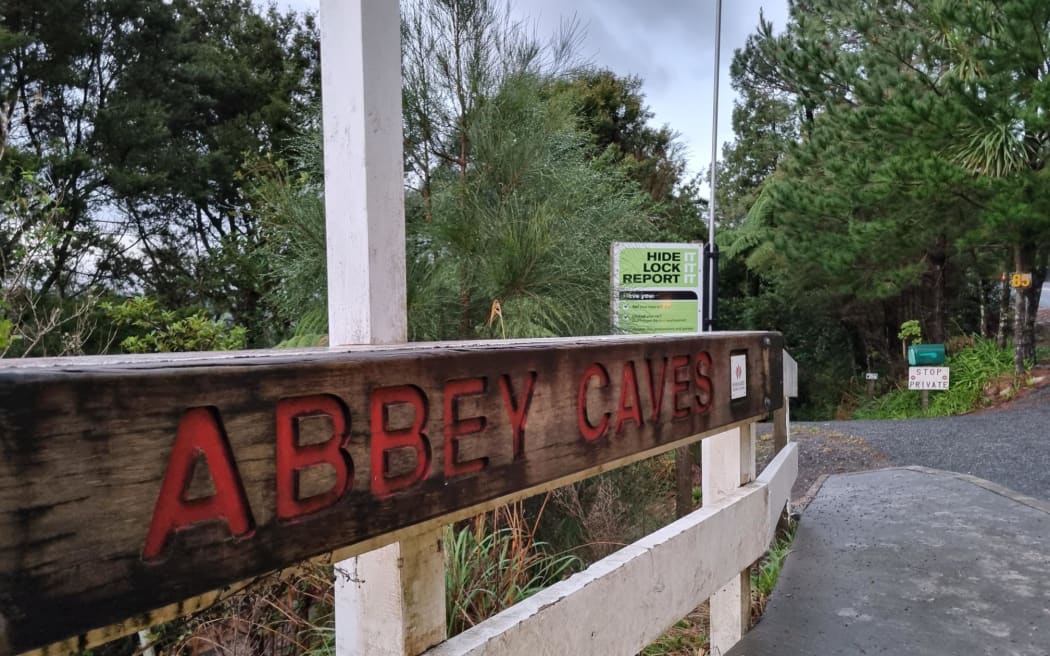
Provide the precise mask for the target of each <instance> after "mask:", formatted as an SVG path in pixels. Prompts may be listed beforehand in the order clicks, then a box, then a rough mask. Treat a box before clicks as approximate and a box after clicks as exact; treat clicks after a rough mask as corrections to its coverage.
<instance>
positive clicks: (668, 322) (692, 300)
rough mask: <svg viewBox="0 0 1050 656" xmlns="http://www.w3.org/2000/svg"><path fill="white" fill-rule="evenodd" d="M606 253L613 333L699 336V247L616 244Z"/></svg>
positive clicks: (701, 280)
mask: <svg viewBox="0 0 1050 656" xmlns="http://www.w3.org/2000/svg"><path fill="white" fill-rule="evenodd" d="M611 250H612V294H613V298H612V312H613V328H614V330H615V332H616V333H618V334H632V335H642V334H657V333H697V332H700V326H701V325H702V324H701V319H702V317H701V314H702V309H701V308H702V305H701V303H700V299H701V298H702V297H703V294H702V290H703V276H702V274H701V271H702V267H701V262H702V246H701V245H700V244H646V243H626V242H619V243H614V244H613V245H612V249H611Z"/></svg>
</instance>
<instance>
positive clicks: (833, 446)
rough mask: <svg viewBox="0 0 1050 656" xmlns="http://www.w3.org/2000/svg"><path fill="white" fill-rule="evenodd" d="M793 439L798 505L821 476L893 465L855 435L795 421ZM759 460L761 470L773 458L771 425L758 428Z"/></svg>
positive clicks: (794, 490) (793, 496) (793, 495)
mask: <svg viewBox="0 0 1050 656" xmlns="http://www.w3.org/2000/svg"><path fill="white" fill-rule="evenodd" d="M791 439H792V440H793V441H794V442H796V443H797V444H798V479H797V480H796V481H795V486H794V487H793V488H792V489H791V500H792V502H793V503H795V504H801V505H804V504H805V501H806V500H807V499H805V497H806V495H807V493H808V492H809V491H810V489H811V488H812V487H813V484H814V483H816V482H817V479H819V478H820V477H821V476H824V475H831V474H844V473H846V472H855V471H864V470H867V469H881V468H883V467H889V466H890V461H889V458H888V457H887V456H886V454H885V453H883V452H882V451H880V450H878V449H876V448H874V447H872V446H871V445H869V444H868V443H867V442H865V441H864V439H863V438H860V437H856V436H853V435H845V434H843V433H839V432H837V431H833V430H828V429H822V428H819V427H815V426H809V425H806V426H800V425H797V424H794V425H792V427H791ZM756 459H757V461H758V471H762V469H764V468H765V466H766V465H767V464H769V461H770V460H772V459H773V432H772V428H771V427H769V426H765V425H764V426H761V427H760V428H759V432H758V446H757V454H756Z"/></svg>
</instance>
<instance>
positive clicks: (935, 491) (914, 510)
mask: <svg viewBox="0 0 1050 656" xmlns="http://www.w3.org/2000/svg"><path fill="white" fill-rule="evenodd" d="M931 433H932V431H931ZM1043 448H1047V447H1046V446H1044V447H1043ZM810 654H813V655H820V656H832V655H837V654H841V655H846V654H849V655H851V656H853V655H856V654H894V655H899V654H901V655H902V654H908V655H916V656H924V655H934V654H936V655H938V656H939V655H954V654H965V655H967V656H970V655H974V654H989V655H990V654H996V655H1016V656H1048V655H1050V503H1047V502H1046V501H1041V500H1037V499H1034V498H1031V497H1026V496H1022V495H1020V494H1017V493H1015V492H1012V491H1010V490H1008V489H1006V488H1004V487H1001V486H999V485H996V484H994V483H990V482H988V481H984V480H981V479H977V478H974V477H971V476H965V475H960V474H953V473H949V472H942V471H937V470H931V469H924V468H920V467H906V468H898V469H886V470H881V471H874V472H862V473H857V474H841V475H836V476H832V477H830V478H828V479H827V480H826V481H825V483H824V484H823V486H822V487H821V489H820V492H819V494H817V496H816V498H815V499H814V500H813V501H812V503H811V504H810V505H809V507H808V508H807V509H806V512H805V514H804V516H803V520H802V521H801V522H800V523H799V528H798V534H797V535H796V537H795V542H794V545H793V546H792V551H791V554H790V555H789V556H788V558H787V561H786V563H785V566H784V570H783V573H782V575H781V578H780V581H779V583H778V584H777V588H776V590H775V591H774V593H773V596H772V598H771V600H770V603H769V606H768V607H767V608H766V613H765V616H764V618H763V619H762V621H761V622H759V624H758V625H757V626H756V627H755V628H754V629H752V631H751V632H750V633H748V634H747V636H745V638H744V640H743V641H742V642H741V643H740V644H738V645H737V646H736V647H734V648H733V649H732V650H731V651H730V652H729V656H772V655H776V656H795V655H810Z"/></svg>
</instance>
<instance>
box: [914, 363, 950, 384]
mask: <svg viewBox="0 0 1050 656" xmlns="http://www.w3.org/2000/svg"><path fill="white" fill-rule="evenodd" d="M948 382H949V372H948V367H908V389H910V390H946V389H948Z"/></svg>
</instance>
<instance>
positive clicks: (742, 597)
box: [701, 0, 755, 653]
mask: <svg viewBox="0 0 1050 656" xmlns="http://www.w3.org/2000/svg"><path fill="white" fill-rule="evenodd" d="M721 51H722V0H717V1H716V3H715V58H714V59H715V61H714V98H713V100H712V110H711V200H710V202H709V205H708V207H709V210H710V214H709V218H708V224H707V231H708V237H707V247H706V248H705V249H704V250H705V255H706V257H705V260H706V263H707V267H706V271H705V274H706V276H707V281H706V286H707V294H706V297H707V298H706V299H705V301H706V303H705V305H704V308H705V312H704V325H705V326H706V327H707V330H708V332H712V331H714V330H715V321H716V316H715V313H716V308H717V279H718V247H717V246H716V245H715V210H716V207H717V195H718V78H719V75H720V74H721V70H720V69H721V62H720V55H721ZM748 433H749V434H747V435H743V434H741V432H740V430H734V431H729V432H727V433H723V434H721V435H717V436H715V437H712V438H708V439H706V440H704V441H703V443H702V446H701V449H702V455H701V457H702V461H701V472H702V474H701V476H702V482H701V487H702V493H703V502H704V504H709V503H712V502H714V501H715V500H716V499H717V498H718V497H720V496H722V495H723V494H725V493H726V492H727V491H728V490H729V489H730V488H734V487H738V486H740V485H743V484H745V483H748V482H750V481H751V480H753V479H754V473H753V472H754V467H755V451H754V434H753V433H751V432H750V431H748ZM750 584H751V578H750V571H749V570H744V571H743V572H741V573H740V574H739V575H737V576H734V577H733V579H732V580H730V581H729V582H728V583H726V585H725V587H723V588H722V589H721V590H720V591H719V592H718V593H716V594H714V595H712V597H711V635H710V640H711V651H712V653H724V652H725V651H726V650H728V649H729V647H731V646H732V645H734V644H736V643H737V641H738V640H740V638H741V636H743V634H744V632H746V631H747V628H748V625H749V623H750V620H751V585H750Z"/></svg>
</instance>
